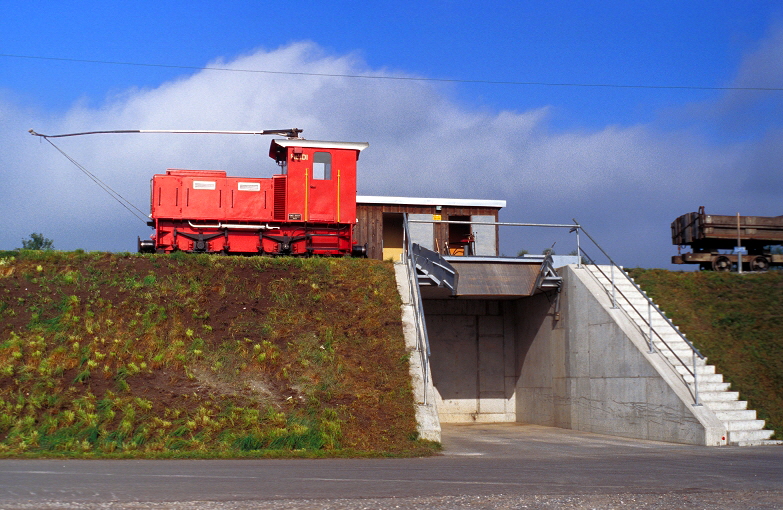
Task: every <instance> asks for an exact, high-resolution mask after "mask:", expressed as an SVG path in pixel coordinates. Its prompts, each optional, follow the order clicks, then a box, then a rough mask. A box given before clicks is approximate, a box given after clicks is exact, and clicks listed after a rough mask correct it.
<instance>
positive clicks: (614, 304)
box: [609, 264, 617, 308]
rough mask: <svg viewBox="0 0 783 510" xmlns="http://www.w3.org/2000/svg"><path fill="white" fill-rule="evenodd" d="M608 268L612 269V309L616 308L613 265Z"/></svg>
mask: <svg viewBox="0 0 783 510" xmlns="http://www.w3.org/2000/svg"><path fill="white" fill-rule="evenodd" d="M609 267H611V268H612V308H617V292H616V289H615V286H614V264H611V265H610V266H609Z"/></svg>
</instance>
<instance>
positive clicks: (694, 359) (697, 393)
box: [691, 352, 701, 407]
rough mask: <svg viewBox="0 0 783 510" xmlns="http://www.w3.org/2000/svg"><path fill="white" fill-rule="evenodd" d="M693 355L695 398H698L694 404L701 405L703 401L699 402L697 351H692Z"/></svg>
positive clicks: (695, 405)
mask: <svg viewBox="0 0 783 510" xmlns="http://www.w3.org/2000/svg"><path fill="white" fill-rule="evenodd" d="M691 357H692V358H693V398H694V399H696V402H695V403H694V404H693V406H694V407H699V406H701V402H699V376H698V375H697V374H696V353H695V352H692V353H691Z"/></svg>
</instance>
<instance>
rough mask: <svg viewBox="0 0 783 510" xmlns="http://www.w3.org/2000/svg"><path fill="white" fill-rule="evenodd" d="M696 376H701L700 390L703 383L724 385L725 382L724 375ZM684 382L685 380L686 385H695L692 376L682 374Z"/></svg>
mask: <svg viewBox="0 0 783 510" xmlns="http://www.w3.org/2000/svg"><path fill="white" fill-rule="evenodd" d="M696 375H698V376H699V389H701V387H702V386H701V385H702V383H722V382H723V374H700V373H698V372H697V373H696ZM682 378H683V380H685V382H686V383H688V384H691V383H693V376H692V375H691V374H688V373H686V374H682Z"/></svg>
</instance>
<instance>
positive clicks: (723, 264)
mask: <svg viewBox="0 0 783 510" xmlns="http://www.w3.org/2000/svg"><path fill="white" fill-rule="evenodd" d="M712 270H713V271H731V260H729V258H728V257H726V256H724V255H718V256H717V257H713V258H712Z"/></svg>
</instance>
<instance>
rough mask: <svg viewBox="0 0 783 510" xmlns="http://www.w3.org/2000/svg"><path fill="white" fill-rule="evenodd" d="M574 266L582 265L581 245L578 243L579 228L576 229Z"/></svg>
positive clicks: (579, 266)
mask: <svg viewBox="0 0 783 510" xmlns="http://www.w3.org/2000/svg"><path fill="white" fill-rule="evenodd" d="M576 256H577V260H576V267H578V268H581V267H582V247H581V246H580V244H579V229H576Z"/></svg>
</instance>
